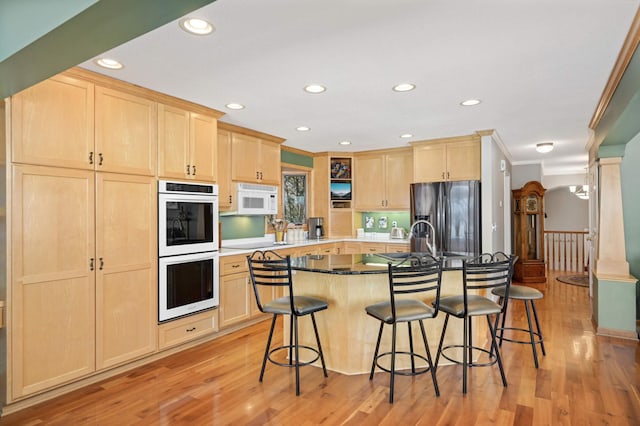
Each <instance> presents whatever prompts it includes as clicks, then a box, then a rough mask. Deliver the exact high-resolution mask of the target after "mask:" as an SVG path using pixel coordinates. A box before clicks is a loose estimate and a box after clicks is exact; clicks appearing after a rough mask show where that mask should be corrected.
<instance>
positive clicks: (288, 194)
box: [282, 172, 308, 225]
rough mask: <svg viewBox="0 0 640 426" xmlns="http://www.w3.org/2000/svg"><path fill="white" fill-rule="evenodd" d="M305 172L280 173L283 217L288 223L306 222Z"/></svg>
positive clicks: (298, 223) (300, 223)
mask: <svg viewBox="0 0 640 426" xmlns="http://www.w3.org/2000/svg"><path fill="white" fill-rule="evenodd" d="M307 181H308V179H307V173H304V172H302V173H301V172H297V173H294V172H285V173H283V174H282V188H283V190H282V196H283V200H282V201H283V203H282V204H283V205H284V219H285V220H286V221H287V222H288V223H295V224H296V225H303V224H305V223H306V222H307Z"/></svg>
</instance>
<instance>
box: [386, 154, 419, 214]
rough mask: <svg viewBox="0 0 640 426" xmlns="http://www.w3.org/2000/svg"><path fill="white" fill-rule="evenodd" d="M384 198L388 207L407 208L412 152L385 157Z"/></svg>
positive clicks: (411, 175) (411, 172) (411, 170)
mask: <svg viewBox="0 0 640 426" xmlns="http://www.w3.org/2000/svg"><path fill="white" fill-rule="evenodd" d="M385 176H386V179H385V194H386V196H385V198H386V200H387V201H386V205H385V207H386V208H388V209H402V210H409V185H411V182H413V153H412V152H411V151H406V152H399V153H395V154H389V155H387V157H386V174H385Z"/></svg>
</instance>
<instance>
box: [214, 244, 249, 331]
mask: <svg viewBox="0 0 640 426" xmlns="http://www.w3.org/2000/svg"><path fill="white" fill-rule="evenodd" d="M250 291H253V290H252V289H251V285H250V279H249V268H248V265H247V258H246V256H243V255H239V256H224V257H221V258H220V306H219V307H218V310H219V319H220V328H225V327H228V326H230V325H233V324H236V323H239V322H242V321H245V320H248V319H249V318H250V316H251V310H250V307H249V302H250V300H251V297H250V296H251V293H250Z"/></svg>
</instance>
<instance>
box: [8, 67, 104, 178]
mask: <svg viewBox="0 0 640 426" xmlns="http://www.w3.org/2000/svg"><path fill="white" fill-rule="evenodd" d="M10 105H11V128H12V139H11V141H12V154H13V158H12V160H13V162H15V163H23V164H39V165H50V166H59V167H68V168H73V169H86V170H93V169H94V168H95V166H94V163H93V162H92V161H90V160H91V159H93V158H94V157H95V154H94V151H95V150H94V85H93V83H90V82H88V81H84V80H80V79H76V78H72V77H68V76H64V75H58V76H55V77H52V78H50V79H48V80H45V81H43V82H41V83H38V84H36V85H35V86H32V87H29V88H28V89H25V90H23V91H21V92H19V93H17V94H15V95H14V96H12V97H11V101H10Z"/></svg>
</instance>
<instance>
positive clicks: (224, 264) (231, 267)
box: [220, 256, 249, 275]
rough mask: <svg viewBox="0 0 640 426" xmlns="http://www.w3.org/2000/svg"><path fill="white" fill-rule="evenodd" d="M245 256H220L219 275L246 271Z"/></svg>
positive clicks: (247, 267)
mask: <svg viewBox="0 0 640 426" xmlns="http://www.w3.org/2000/svg"><path fill="white" fill-rule="evenodd" d="M248 270H249V266H248V265H247V258H246V257H245V256H229V257H221V258H220V275H228V274H235V273H238V272H247V271H248Z"/></svg>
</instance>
